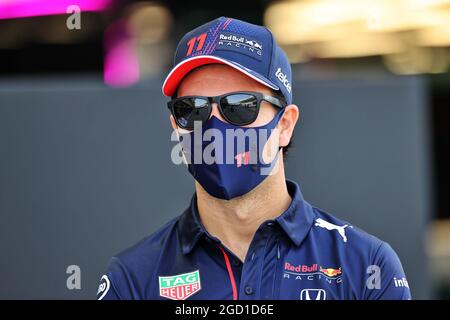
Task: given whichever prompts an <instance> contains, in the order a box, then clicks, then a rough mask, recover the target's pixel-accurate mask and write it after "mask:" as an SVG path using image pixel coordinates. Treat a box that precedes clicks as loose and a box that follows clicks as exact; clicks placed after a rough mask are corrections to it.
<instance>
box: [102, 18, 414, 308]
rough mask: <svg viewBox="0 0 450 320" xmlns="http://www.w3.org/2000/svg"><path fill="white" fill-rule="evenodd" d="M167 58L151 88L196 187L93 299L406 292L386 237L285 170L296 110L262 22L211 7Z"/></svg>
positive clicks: (121, 261)
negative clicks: (161, 99)
mask: <svg viewBox="0 0 450 320" xmlns="http://www.w3.org/2000/svg"><path fill="white" fill-rule="evenodd" d="M174 62H175V63H174V68H173V69H172V71H171V72H170V74H169V75H168V76H167V78H166V80H165V82H164V84H163V88H162V90H163V93H164V95H166V96H169V97H172V100H171V101H170V102H169V103H168V107H169V109H170V112H171V115H170V121H171V124H172V127H173V129H174V130H175V132H176V133H177V136H178V138H179V140H180V145H181V146H182V152H181V155H182V156H183V158H184V160H185V162H186V164H187V165H188V166H187V168H188V170H189V172H190V173H191V174H192V175H193V176H194V178H195V180H196V182H195V190H196V192H195V194H194V196H193V198H192V201H191V204H190V206H189V207H188V208H187V209H186V210H185V212H184V213H183V214H182V215H180V216H179V217H177V218H175V219H173V220H172V221H170V222H168V223H167V224H166V225H165V226H163V227H162V228H161V229H159V230H158V231H157V232H155V233H154V234H153V235H151V236H150V237H148V238H146V239H144V240H142V241H141V242H140V243H138V244H137V245H135V246H134V247H132V248H130V249H128V250H126V251H124V252H123V253H121V254H119V255H117V256H116V257H114V258H113V259H112V262H111V264H110V267H109V269H108V272H107V274H106V275H104V276H103V277H102V280H101V283H100V288H99V291H98V298H99V299H174V300H183V299H234V300H236V299H295V300H331V299H410V292H409V287H408V282H407V280H406V277H405V274H404V272H403V269H402V266H401V263H400V261H399V259H398V257H397V255H396V254H395V252H394V251H393V249H392V248H391V247H390V246H389V245H388V244H387V243H385V242H383V241H381V240H379V239H377V238H375V237H374V236H371V235H369V234H367V233H365V232H364V231H362V230H360V229H358V228H356V227H354V226H352V225H350V224H349V223H347V222H344V221H341V220H339V219H337V218H335V217H333V216H332V215H330V214H328V213H326V212H324V211H322V210H320V209H318V208H315V207H313V206H311V205H310V204H309V203H308V202H306V201H305V200H304V199H303V197H302V194H301V192H300V188H299V186H298V185H297V184H296V183H295V182H292V181H289V180H286V179H285V172H284V166H283V157H284V154H283V151H284V149H286V147H287V146H288V144H289V142H290V139H291V137H292V134H293V130H294V127H295V124H296V122H297V120H298V118H299V109H298V107H297V106H296V105H295V104H293V103H292V92H291V91H292V89H291V68H290V65H289V62H288V60H287V58H286V55H285V54H284V52H283V51H282V50H281V49H280V48H279V47H278V45H277V43H276V41H275V40H274V38H273V35H272V34H271V32H270V31H269V30H268V29H266V28H264V27H261V26H256V25H253V24H249V23H246V22H243V21H239V20H236V19H231V18H225V17H220V18H218V19H216V20H214V21H211V22H209V23H207V24H204V25H202V26H200V27H198V28H196V29H195V30H193V31H191V32H189V33H187V34H186V35H185V36H184V37H183V39H182V40H181V41H180V43H179V44H178V47H177V50H176V54H175V61H174ZM208 132H213V133H210V134H209V137H206V136H207V135H208ZM230 132H231V135H230ZM238 133H240V134H241V136H239V134H238ZM252 134H253V136H252ZM264 134H265V136H264ZM242 135H243V137H242ZM212 136H214V139H213V138H212ZM199 137H200V139H201V140H199ZM230 137H231V138H230ZM251 137H253V139H251ZM255 137H256V138H255ZM228 138H230V139H228ZM255 139H256V140H255ZM252 140H253V141H252ZM211 146H212V147H211ZM208 157H209V158H210V159H208ZM224 159H226V160H228V161H226V160H224ZM211 160H213V161H211ZM230 160H231V161H230Z"/></svg>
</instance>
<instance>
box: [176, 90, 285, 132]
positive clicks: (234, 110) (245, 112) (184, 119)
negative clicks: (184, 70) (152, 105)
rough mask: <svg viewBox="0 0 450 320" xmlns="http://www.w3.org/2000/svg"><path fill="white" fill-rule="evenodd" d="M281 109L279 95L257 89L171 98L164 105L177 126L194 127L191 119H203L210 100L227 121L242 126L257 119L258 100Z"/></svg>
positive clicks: (205, 117) (210, 107)
mask: <svg viewBox="0 0 450 320" xmlns="http://www.w3.org/2000/svg"><path fill="white" fill-rule="evenodd" d="M263 100H264V101H267V102H269V103H271V104H272V105H274V106H275V107H278V108H280V109H281V108H284V107H285V106H286V105H283V104H282V103H281V101H280V100H279V99H278V98H275V97H272V96H268V95H265V94H262V93H260V92H250V91H238V92H230V93H226V94H223V95H221V96H216V97H204V96H185V97H179V98H176V99H173V100H170V101H169V102H168V103H167V107H168V108H169V110H170V112H171V113H172V115H173V117H174V118H175V121H176V123H177V124H178V126H179V127H180V128H183V129H187V130H193V129H194V121H202V123H203V122H205V121H207V120H208V119H209V116H210V115H211V112H212V103H213V102H215V103H217V106H218V107H219V111H220V114H221V115H222V117H223V118H224V119H225V120H227V121H228V122H229V123H231V124H234V125H237V126H245V125H247V124H250V123H252V122H253V121H255V120H256V118H257V117H258V113H259V108H260V105H261V101H263Z"/></svg>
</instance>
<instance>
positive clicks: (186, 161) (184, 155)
mask: <svg viewBox="0 0 450 320" xmlns="http://www.w3.org/2000/svg"><path fill="white" fill-rule="evenodd" d="M175 134H176V135H177V138H178V144H179V146H180V149H181V150H180V151H181V156H182V159H181V161H182V162H183V163H184V164H185V165H186V167H187V166H189V162H188V160H187V158H186V154H185V153H184V150H183V144H182V143H181V139H180V138H181V135H180V133H179V132H178V128H177V129H175Z"/></svg>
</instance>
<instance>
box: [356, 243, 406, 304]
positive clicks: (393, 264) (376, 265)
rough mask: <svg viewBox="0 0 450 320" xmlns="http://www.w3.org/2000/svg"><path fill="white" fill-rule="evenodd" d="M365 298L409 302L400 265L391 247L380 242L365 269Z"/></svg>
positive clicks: (403, 273)
mask: <svg viewBox="0 0 450 320" xmlns="http://www.w3.org/2000/svg"><path fill="white" fill-rule="evenodd" d="M367 273H368V278H367V281H366V297H365V299H369V300H411V293H410V289H409V284H408V281H407V279H406V276H405V272H404V271H403V267H402V264H401V262H400V259H399V258H398V256H397V254H396V253H395V251H394V249H392V247H391V246H390V245H389V244H387V243H385V242H382V243H381V245H380V246H379V248H378V250H377V251H376V253H375V257H374V260H373V262H372V265H370V266H368V268H367Z"/></svg>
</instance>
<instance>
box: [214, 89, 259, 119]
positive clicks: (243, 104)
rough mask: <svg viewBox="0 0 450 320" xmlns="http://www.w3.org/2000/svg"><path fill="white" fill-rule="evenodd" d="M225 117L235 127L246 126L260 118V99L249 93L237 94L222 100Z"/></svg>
mask: <svg viewBox="0 0 450 320" xmlns="http://www.w3.org/2000/svg"><path fill="white" fill-rule="evenodd" d="M220 106H221V108H222V113H223V116H224V117H225V118H226V120H227V121H229V122H231V123H233V124H235V125H246V124H250V123H252V122H253V121H255V120H256V117H257V116H258V99H257V98H256V96H254V95H252V94H248V93H235V94H230V95H229V96H226V97H223V98H221V99H220Z"/></svg>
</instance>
